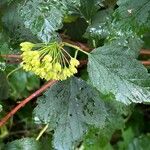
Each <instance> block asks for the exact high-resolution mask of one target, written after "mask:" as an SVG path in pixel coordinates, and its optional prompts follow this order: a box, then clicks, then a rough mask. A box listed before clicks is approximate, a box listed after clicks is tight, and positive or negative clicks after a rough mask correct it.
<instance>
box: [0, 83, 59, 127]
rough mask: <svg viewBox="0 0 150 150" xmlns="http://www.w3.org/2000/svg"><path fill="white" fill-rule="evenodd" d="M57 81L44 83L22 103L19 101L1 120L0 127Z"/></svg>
mask: <svg viewBox="0 0 150 150" xmlns="http://www.w3.org/2000/svg"><path fill="white" fill-rule="evenodd" d="M56 82H57V81H56V80H51V81H49V82H47V83H46V84H45V85H43V86H42V87H41V88H40V89H39V90H37V91H36V92H34V93H33V94H31V95H30V96H29V97H28V98H26V99H24V100H23V101H22V102H21V103H19V104H18V105H17V106H16V107H15V108H13V109H12V110H11V111H10V112H9V113H8V114H7V115H6V116H5V117H4V118H2V119H1V120H0V127H1V126H3V125H4V124H5V123H6V122H7V120H8V119H9V118H11V117H12V116H13V115H14V114H15V113H16V112H17V111H18V110H20V109H21V108H22V107H24V106H25V104H27V103H28V102H29V101H31V100H33V99H34V98H35V97H37V96H39V95H40V94H41V93H42V92H44V91H45V90H46V89H48V88H49V87H51V86H53V85H54V84H55V83H56Z"/></svg>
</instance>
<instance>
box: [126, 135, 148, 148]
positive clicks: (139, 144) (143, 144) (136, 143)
mask: <svg viewBox="0 0 150 150" xmlns="http://www.w3.org/2000/svg"><path fill="white" fill-rule="evenodd" d="M149 141H150V135H149V134H148V135H141V136H140V137H138V138H135V139H133V141H132V142H131V143H130V144H129V146H128V148H127V150H149V149H150V142H149Z"/></svg>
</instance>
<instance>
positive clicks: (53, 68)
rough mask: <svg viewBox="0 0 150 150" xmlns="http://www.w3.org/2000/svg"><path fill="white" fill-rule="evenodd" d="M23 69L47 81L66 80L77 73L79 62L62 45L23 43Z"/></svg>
mask: <svg viewBox="0 0 150 150" xmlns="http://www.w3.org/2000/svg"><path fill="white" fill-rule="evenodd" d="M20 46H21V47H22V48H21V50H22V51H23V53H22V59H23V62H22V67H23V69H24V70H26V71H32V72H34V73H35V74H36V75H38V76H40V77H41V78H43V79H46V80H51V79H54V80H65V79H67V78H68V77H70V76H73V75H74V74H75V73H77V69H76V67H77V66H78V65H79V61H78V60H77V59H76V58H74V57H72V56H70V54H69V53H68V52H67V51H66V50H65V49H64V48H63V46H62V45H61V44H58V43H51V44H48V45H43V44H41V45H40V46H39V44H33V43H30V42H24V43H21V44H20ZM68 58H69V59H68Z"/></svg>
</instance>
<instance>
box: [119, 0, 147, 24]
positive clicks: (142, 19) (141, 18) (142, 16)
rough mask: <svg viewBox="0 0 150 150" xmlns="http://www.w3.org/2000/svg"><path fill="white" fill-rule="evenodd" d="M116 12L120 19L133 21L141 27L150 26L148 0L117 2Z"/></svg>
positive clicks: (123, 0)
mask: <svg viewBox="0 0 150 150" xmlns="http://www.w3.org/2000/svg"><path fill="white" fill-rule="evenodd" d="M117 4H118V6H119V8H118V9H117V12H118V14H119V16H120V17H121V19H126V20H128V21H129V20H130V21H132V22H133V20H135V21H136V22H137V23H138V24H139V25H141V26H143V25H144V26H145V25H147V26H150V1H149V0H119V1H118V2H117Z"/></svg>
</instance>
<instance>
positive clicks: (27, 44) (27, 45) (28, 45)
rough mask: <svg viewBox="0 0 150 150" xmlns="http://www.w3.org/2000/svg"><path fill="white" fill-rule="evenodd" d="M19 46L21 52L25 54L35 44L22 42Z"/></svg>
mask: <svg viewBox="0 0 150 150" xmlns="http://www.w3.org/2000/svg"><path fill="white" fill-rule="evenodd" d="M20 46H21V47H22V48H21V50H22V51H24V52H25V51H30V50H31V49H32V48H33V47H34V46H35V44H33V43H31V42H23V43H21V44H20Z"/></svg>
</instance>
